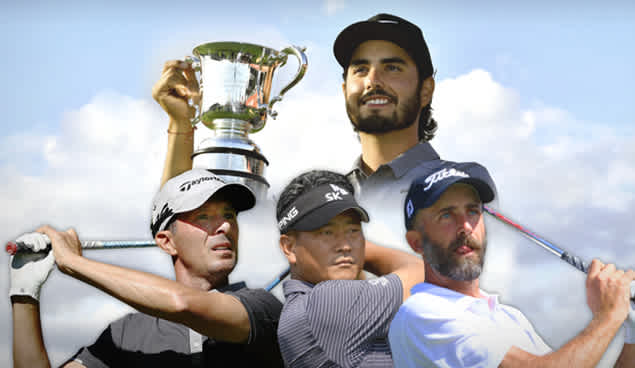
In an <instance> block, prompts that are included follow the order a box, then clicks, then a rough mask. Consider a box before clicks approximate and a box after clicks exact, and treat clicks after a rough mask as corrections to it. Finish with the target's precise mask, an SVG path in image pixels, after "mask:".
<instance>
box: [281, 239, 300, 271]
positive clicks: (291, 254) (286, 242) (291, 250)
mask: <svg viewBox="0 0 635 368" xmlns="http://www.w3.org/2000/svg"><path fill="white" fill-rule="evenodd" d="M280 250H282V253H284V256H285V257H287V261H289V264H290V265H294V264H295V262H296V256H295V236H294V235H291V234H289V235H287V234H281V235H280Z"/></svg>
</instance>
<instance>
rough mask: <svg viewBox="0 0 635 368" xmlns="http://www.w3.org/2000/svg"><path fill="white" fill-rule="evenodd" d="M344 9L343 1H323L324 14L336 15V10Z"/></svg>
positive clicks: (344, 2)
mask: <svg viewBox="0 0 635 368" xmlns="http://www.w3.org/2000/svg"><path fill="white" fill-rule="evenodd" d="M345 7H346V1H345V0H325V1H324V10H325V11H326V14H327V15H329V16H331V15H334V14H335V13H337V11H338V10H341V9H344V8H345Z"/></svg>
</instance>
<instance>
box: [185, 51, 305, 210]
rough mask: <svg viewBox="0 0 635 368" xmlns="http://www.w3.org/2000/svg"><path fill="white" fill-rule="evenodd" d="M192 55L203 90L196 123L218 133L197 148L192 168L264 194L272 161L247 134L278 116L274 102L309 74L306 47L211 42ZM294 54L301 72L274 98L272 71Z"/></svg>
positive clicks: (267, 186)
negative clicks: (282, 47)
mask: <svg viewBox="0 0 635 368" xmlns="http://www.w3.org/2000/svg"><path fill="white" fill-rule="evenodd" d="M192 53H193V54H194V55H195V56H196V58H191V59H192V62H193V63H194V67H195V69H196V70H198V71H199V72H200V73H199V76H200V78H199V84H200V91H201V100H200V103H199V104H198V105H197V106H196V108H197V114H196V117H195V118H194V120H193V122H192V124H193V125H195V124H198V123H199V122H200V123H202V124H204V125H205V126H206V127H208V128H209V129H211V130H212V132H213V133H212V136H211V138H207V139H205V140H203V141H202V142H201V143H200V144H199V146H198V147H197V148H196V149H195V150H194V153H193V154H192V159H193V167H197V168H205V169H208V170H210V171H212V172H213V173H215V174H216V175H219V176H221V177H223V178H225V179H227V180H228V181H234V182H240V183H243V184H246V185H248V186H249V187H250V188H251V189H252V190H253V191H254V193H255V194H256V195H257V196H259V197H262V196H264V195H265V194H266V192H267V189H268V188H269V183H268V182H267V180H266V179H265V178H264V171H265V167H266V166H267V165H268V164H269V162H268V161H267V159H266V158H265V156H264V155H263V154H262V152H261V151H260V148H259V147H258V146H257V145H256V144H255V143H254V142H253V141H252V140H251V139H249V136H248V135H249V133H255V132H257V131H259V130H261V129H262V128H263V127H264V126H265V122H266V121H267V115H270V116H271V117H273V118H274V119H275V117H276V115H277V113H276V112H275V111H273V110H272V109H271V108H272V107H273V105H274V104H275V103H276V102H278V101H280V100H282V96H283V95H284V94H285V93H286V92H287V91H288V90H289V89H291V88H292V87H293V86H295V85H296V84H297V83H298V82H299V81H300V80H301V79H302V77H303V76H304V73H305V72H306V67H307V58H306V55H305V54H304V49H301V48H299V47H297V46H290V47H287V48H285V49H283V50H282V51H276V50H273V49H271V48H268V47H264V46H260V45H253V44H249V43H240V42H212V43H206V44H203V45H199V46H197V47H196V48H194V50H193V51H192ZM289 55H294V56H295V57H297V58H298V70H297V72H296V74H295V77H294V78H293V80H292V81H291V82H290V83H289V84H287V85H286V86H285V87H284V88H282V89H281V90H280V93H279V94H278V95H277V96H275V97H273V98H271V96H270V94H271V86H272V81H273V74H274V72H275V71H276V70H277V69H278V68H279V67H281V66H283V65H285V64H286V62H287V57H288V56H289ZM199 67H200V69H199Z"/></svg>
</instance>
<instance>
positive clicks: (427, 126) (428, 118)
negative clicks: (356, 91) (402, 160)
mask: <svg viewBox="0 0 635 368" xmlns="http://www.w3.org/2000/svg"><path fill="white" fill-rule="evenodd" d="M349 66H350V65H349ZM349 66H347V67H346V68H344V72H343V73H342V79H344V82H346V71H347V70H348V67H349ZM417 76H418V78H419V84H418V85H417V91H419V93H421V87H422V86H423V80H424V79H425V78H424V77H423V75H422V74H421V72H420V71H419V66H417ZM431 103H432V101H430V103H429V104H427V105H426V106H424V107H422V108H421V114H420V115H419V129H418V134H419V141H426V142H427V141H430V140H431V139H432V138H434V133H435V132H436V131H437V128H438V124H437V121H436V120H434V118H433V117H432V106H430V104H431Z"/></svg>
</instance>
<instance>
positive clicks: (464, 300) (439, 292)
mask: <svg viewBox="0 0 635 368" xmlns="http://www.w3.org/2000/svg"><path fill="white" fill-rule="evenodd" d="M479 291H480V292H481V294H482V295H483V296H484V297H485V298H475V297H473V296H469V295H465V294H461V293H458V292H456V291H454V290H450V289H447V288H444V287H441V286H437V285H433V284H430V283H427V282H422V283H419V284H417V285H415V286H413V287H412V289H410V292H411V293H412V295H414V294H417V293H427V294H431V295H435V296H439V297H442V298H444V299H446V300H449V301H451V302H453V303H455V304H456V305H457V306H460V307H461V308H462V309H467V308H469V307H470V306H471V305H472V304H473V303H477V302H486V303H487V305H488V307H489V309H490V310H493V309H495V308H496V306H497V305H498V304H499V303H498V295H496V294H488V293H486V292H485V291H483V290H482V289H479Z"/></svg>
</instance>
